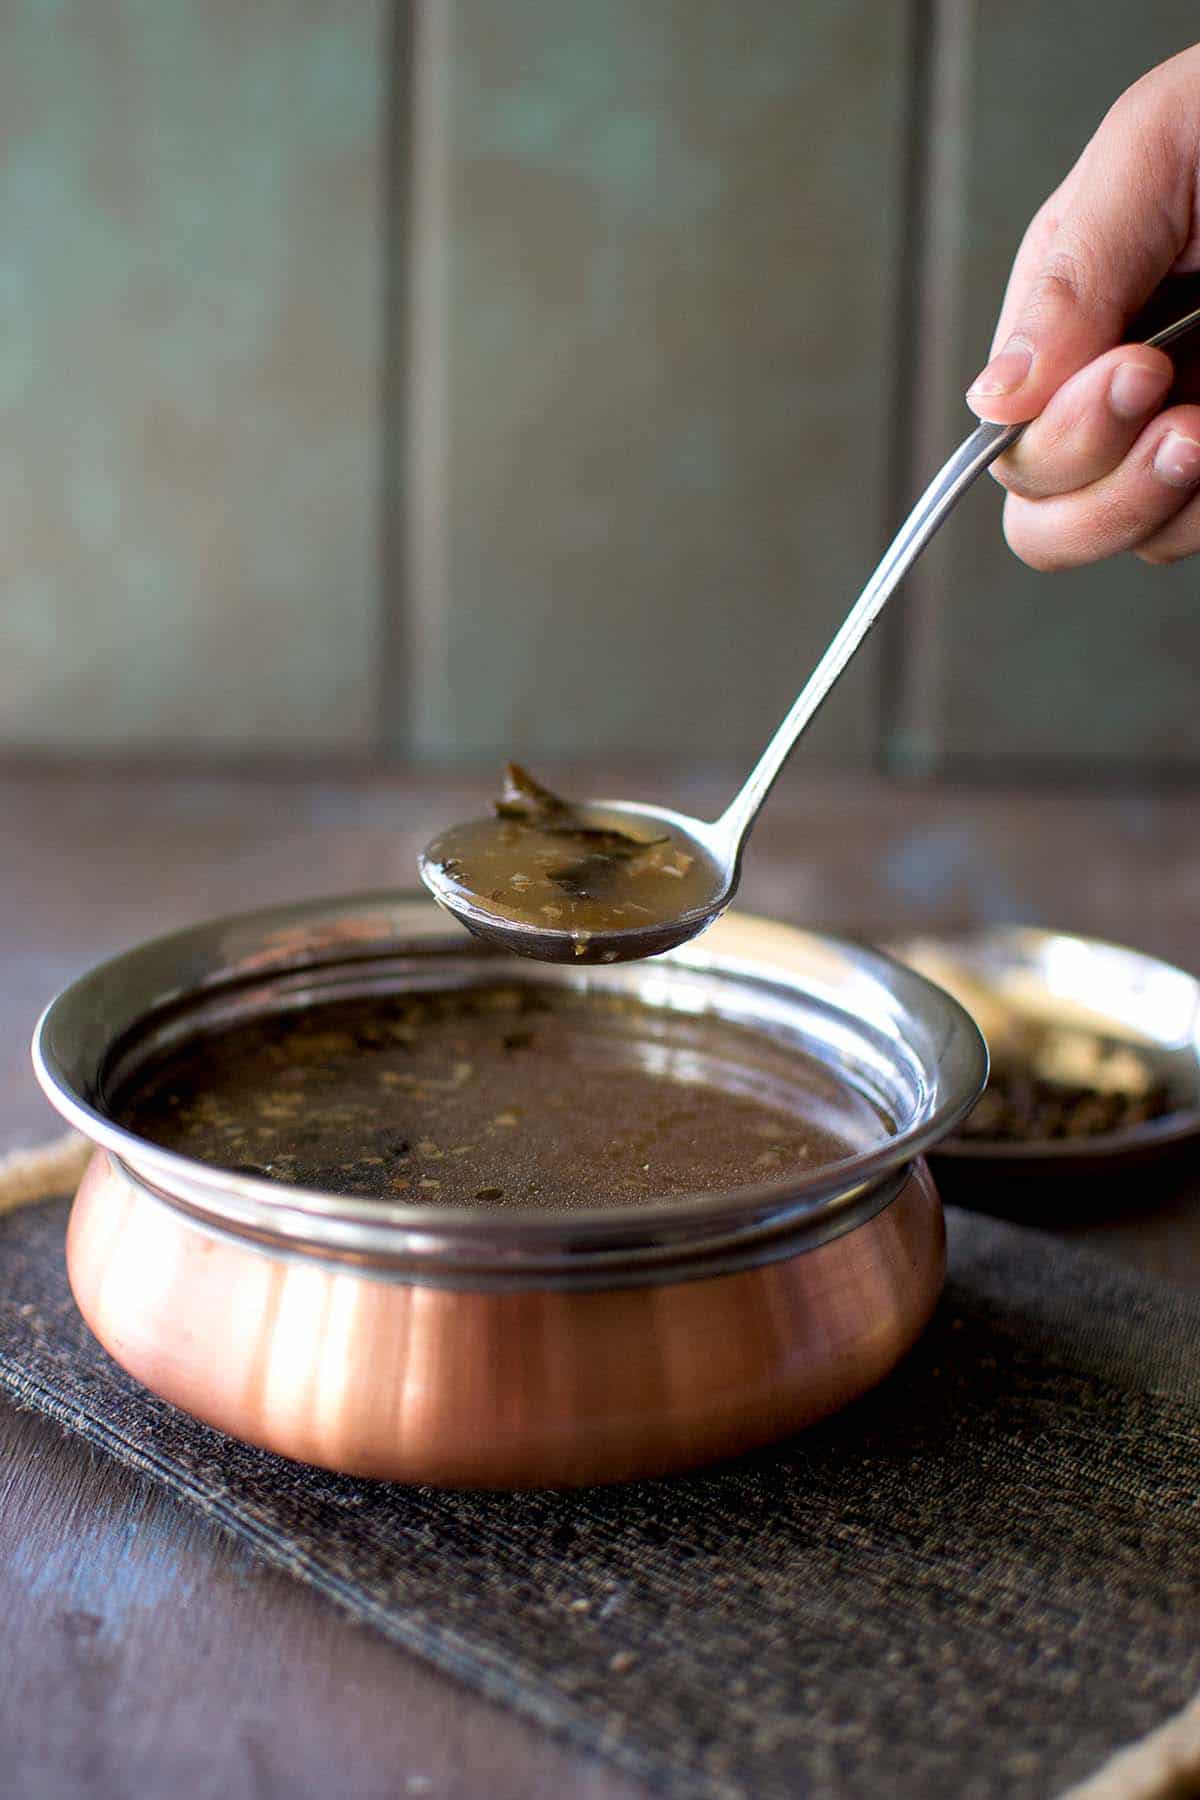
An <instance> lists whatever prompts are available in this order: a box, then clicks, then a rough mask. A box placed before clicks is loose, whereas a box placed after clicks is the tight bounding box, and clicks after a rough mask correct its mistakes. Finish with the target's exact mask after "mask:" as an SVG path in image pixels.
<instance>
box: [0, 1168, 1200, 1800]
mask: <svg viewBox="0 0 1200 1800" xmlns="http://www.w3.org/2000/svg"><path fill="white" fill-rule="evenodd" d="M78 1163H79V1152H78V1148H77V1146H75V1145H74V1144H71V1143H69V1142H68V1143H65V1144H63V1145H60V1146H56V1147H52V1148H51V1150H50V1151H49V1152H48V1153H36V1154H34V1155H33V1156H28V1155H27V1156H26V1157H25V1158H24V1159H23V1160H16V1159H10V1161H9V1162H8V1163H7V1164H0V1213H6V1216H5V1217H3V1218H0V1274H2V1281H0V1390H3V1391H4V1392H6V1393H7V1394H8V1395H9V1396H10V1397H11V1398H13V1399H15V1400H16V1401H17V1403H18V1404H21V1405H26V1406H32V1407H36V1408H38V1409H39V1410H40V1411H43V1412H46V1413H48V1414H50V1415H51V1416H52V1417H54V1418H56V1419H58V1420H59V1421H60V1422H61V1423H62V1424H63V1425H64V1426H66V1427H68V1428H69V1429H71V1430H72V1431H76V1432H78V1433H80V1434H81V1435H82V1436H84V1437H85V1438H87V1439H88V1440H89V1441H91V1442H92V1443H95V1444H99V1445H101V1446H102V1447H103V1448H104V1449H105V1450H106V1451H108V1452H109V1453H110V1454H111V1455H113V1456H115V1457H116V1458H117V1459H118V1460H119V1461H121V1462H124V1463H126V1464H128V1465H130V1466H131V1467H133V1468H136V1469H140V1470H142V1471H144V1472H146V1473H148V1474H150V1475H151V1476H152V1477H153V1478H154V1479H156V1480H158V1481H161V1482H163V1483H164V1484H165V1485H166V1486H168V1487H170V1488H172V1489H173V1490H174V1491H175V1492H176V1493H179V1494H181V1495H183V1496H184V1497H185V1498H186V1499H187V1500H189V1501H190V1502H192V1503H193V1504H194V1505H196V1506H198V1507H199V1508H200V1509H201V1510H202V1511H203V1512H205V1513H206V1514H208V1516H209V1517H211V1518H213V1519H214V1520H216V1521H217V1522H218V1523H220V1524H221V1525H222V1526H224V1527H225V1528H226V1529H228V1530H230V1531H232V1532H234V1533H235V1534H236V1535H237V1536H238V1537H240V1538H242V1539H244V1540H245V1541H247V1542H249V1543H251V1544H253V1545H254V1546H255V1547H256V1549H257V1550H258V1551H260V1552H261V1554H262V1555H263V1556H265V1557H266V1558H267V1559H268V1560H269V1561H271V1562H273V1563H276V1564H279V1565H281V1566H283V1567H285V1568H287V1569H290V1570H292V1571H293V1573H295V1574H296V1575H298V1576H300V1577H301V1578H302V1579H303V1580H306V1581H309V1582H311V1583H312V1584H313V1585H314V1586H316V1587H318V1588H320V1589H321V1590H322V1591H323V1592H324V1593H326V1594H328V1595H329V1596H330V1598H331V1599H333V1600H335V1601H337V1602H338V1603H339V1604H340V1605H341V1606H343V1607H345V1608H346V1609H347V1610H348V1611H349V1612H351V1613H352V1614H354V1615H355V1616H356V1617H357V1618H359V1619H362V1620H364V1621H366V1622H369V1623H370V1624H372V1625H374V1626H375V1627H377V1628H378V1629H379V1630H380V1631H382V1632H383V1633H385V1635H386V1636H388V1637H390V1638H392V1639H393V1640H395V1641H396V1642H397V1643H400V1644H403V1645H404V1646H405V1647H406V1648H407V1649H409V1650H413V1651H416V1652H417V1653H418V1654H420V1655H423V1656H426V1657H428V1658H429V1659H430V1660H431V1661H432V1662H434V1663H436V1664H437V1665H438V1666H439V1667H441V1668H443V1669H447V1670H449V1671H451V1672H452V1673H454V1674H456V1675H458V1676H459V1677H461V1678H462V1679H463V1680H464V1681H466V1682H467V1683H468V1684H469V1685H470V1686H472V1687H474V1688H477V1689H479V1690H481V1691H482V1692H484V1693H487V1694H489V1695H490V1696H492V1697H493V1698H495V1699H499V1700H501V1701H504V1702H506V1703H508V1704H510V1705H512V1706H514V1707H516V1708H518V1709H519V1710H520V1711H522V1712H524V1713H526V1714H528V1715H530V1716H532V1717H533V1718H535V1719H537V1720H540V1721H541V1722H542V1723H543V1724H544V1725H546V1726H548V1727H550V1728H551V1729H553V1730H555V1731H557V1732H559V1733H561V1734H563V1735H564V1736H566V1737H569V1738H571V1739H573V1740H574V1741H575V1742H577V1743H579V1744H581V1745H584V1746H586V1747H588V1748H590V1749H593V1750H597V1751H599V1752H600V1753H602V1754H604V1755H606V1756H609V1757H611V1758H612V1759H613V1761H615V1762H616V1763H618V1764H620V1765H621V1766H622V1767H623V1768H625V1769H626V1770H629V1771H631V1772H633V1773H634V1774H637V1775H639V1776H641V1777H642V1778H643V1779H644V1780H645V1781H646V1782H647V1783H648V1784H649V1785H650V1787H651V1788H652V1789H654V1790H655V1791H658V1792H661V1793H665V1794H672V1795H682V1794H689V1795H705V1796H714V1797H716V1796H720V1797H722V1800H725V1797H732V1796H742V1795H745V1796H753V1797H754V1800H760V1797H762V1800H773V1797H774V1796H779V1800H805V1797H806V1796H825V1795H829V1796H834V1795H838V1796H841V1795H846V1796H855V1797H857V1796H868V1795H869V1796H872V1797H874V1796H885V1795H886V1796H920V1797H921V1800H936V1797H938V1796H943V1795H944V1796H954V1797H955V1800H974V1797H979V1800H984V1797H986V1800H991V1797H993V1796H1005V1797H1008V1796H1030V1797H1033V1796H1037V1797H1039V1800H1041V1797H1044V1796H1051V1795H1057V1794H1061V1793H1062V1792H1063V1791H1064V1790H1066V1789H1070V1791H1071V1793H1072V1795H1073V1797H1074V1800H1085V1797H1086V1800H1134V1797H1135V1796H1136V1797H1137V1800H1143V1797H1147V1800H1148V1797H1149V1796H1156V1797H1157V1796H1167V1795H1171V1796H1175V1795H1185V1794H1189V1795H1194V1794H1197V1793H1200V1704H1197V1703H1196V1702H1193V1703H1192V1704H1191V1705H1190V1706H1187V1707H1186V1708H1185V1710H1184V1711H1182V1712H1179V1713H1178V1714H1177V1716H1175V1717H1173V1718H1172V1717H1170V1715H1171V1714H1172V1713H1175V1712H1176V1709H1178V1708H1180V1707H1182V1706H1184V1705H1185V1702H1186V1701H1187V1700H1188V1699H1189V1697H1190V1696H1191V1695H1193V1694H1194V1693H1195V1690H1196V1688H1197V1686H1198V1685H1200V1431H1198V1425H1200V1299H1197V1298H1195V1297H1192V1296H1190V1295H1186V1294H1180V1293H1177V1292H1175V1291H1173V1290H1172V1289H1170V1288H1168V1287H1166V1286H1164V1285H1161V1284H1158V1283H1155V1282H1152V1281H1150V1280H1147V1279H1145V1278H1143V1277H1140V1276H1137V1275H1133V1274H1130V1273H1128V1272H1126V1271H1124V1270H1121V1269H1118V1268H1116V1267H1114V1266H1112V1265H1110V1264H1109V1263H1108V1262H1106V1261H1103V1260H1101V1259H1100V1258H1097V1257H1094V1256H1089V1255H1081V1254H1079V1253H1078V1252H1074V1251H1071V1250H1069V1249H1067V1248H1065V1247H1064V1246H1062V1245H1061V1244H1059V1243H1057V1242H1055V1241H1053V1240H1051V1239H1049V1238H1047V1237H1045V1236H1043V1235H1040V1234H1039V1233H1037V1232H1034V1231H1029V1230H1023V1229H1019V1228H1017V1227H1015V1226H1012V1225H1005V1224H1000V1223H997V1222H995V1221H993V1220H987V1219H982V1218H976V1217H973V1216H970V1215H967V1214H954V1213H953V1212H952V1214H951V1218H950V1242H951V1274H950V1281H949V1285H948V1288H947V1292H946V1296H945V1299H944V1302H943V1304H942V1306H941V1309H940V1312H939V1314H938V1316H937V1318H936V1320H935V1322H934V1324H933V1326H932V1327H931V1329H930V1331H929V1332H928V1334H927V1336H926V1338H925V1339H924V1341H923V1343H922V1344H921V1346H920V1347H919V1348H918V1350H917V1351H916V1352H915V1353H914V1355H913V1356H911V1357H910V1358H909V1360H908V1361H907V1363H906V1364H905V1365H904V1366H903V1368H902V1369H901V1370H899V1371H898V1372H897V1373H896V1374H895V1375H894V1376H893V1377H892V1379H891V1380H890V1381H889V1382H887V1383H886V1384H885V1386H884V1387H882V1388H881V1389H879V1390H878V1391H877V1392H876V1393H875V1394H873V1395H872V1396H870V1397H869V1398H868V1399H867V1400H865V1401H863V1402H861V1403H860V1404H859V1405H858V1406H856V1407H853V1408H851V1409H850V1410H849V1411H848V1412H846V1413H845V1414H843V1415H842V1416H841V1417H840V1418H838V1419H835V1420H832V1421H830V1422H829V1423H828V1424H826V1425H823V1426H820V1427H818V1428H816V1429H815V1430H812V1431H809V1432H807V1433H806V1434H805V1435H803V1436H802V1437H799V1438H796V1439H794V1440H793V1441H791V1442H789V1443H786V1444H783V1445H781V1446H779V1447H777V1448H776V1449H773V1450H771V1451H766V1452H763V1453H761V1454H758V1455H756V1456H752V1457H748V1458H745V1459H744V1460H742V1461H740V1462H737V1463H733V1464H729V1465H726V1466H724V1467H722V1468H718V1469H714V1470H712V1471H710V1472H708V1473H705V1474H702V1475H696V1476H689V1477H686V1478H681V1479H677V1480H674V1481H664V1482H650V1483H643V1484H640V1485H638V1486H634V1487H627V1488H620V1489H601V1490H596V1491H593V1492H589V1493H583V1494H570V1495H564V1494H524V1495H471V1494H447V1493H439V1492H436V1491H434V1490H432V1489H425V1488H400V1487H389V1486H384V1485H381V1484H371V1483H368V1482H361V1481H352V1480H348V1479H344V1478H341V1477H338V1476H332V1475H327V1474H324V1473H322V1472H321V1471H318V1470H314V1469H309V1468H304V1467H301V1466H299V1465H297V1464H294V1463H288V1462H284V1461H282V1460H281V1459H279V1458H277V1457H272V1456H268V1455H266V1454H265V1453H263V1452H261V1451H257V1450H251V1449H247V1448H246V1447H244V1446H243V1445H240V1444H236V1443H233V1442H232V1441H230V1440H229V1439H227V1438H224V1437H222V1436H220V1434H219V1433H217V1432H214V1431H211V1430H209V1429H208V1428H207V1427H205V1426H203V1425H198V1424H195V1423H194V1422H193V1421H191V1420H190V1419H188V1418H186V1417H185V1416H184V1415H183V1414H181V1413H179V1412H176V1411H175V1410H174V1409H173V1408H171V1407H169V1406H166V1405H164V1404H163V1403H162V1402H161V1401H158V1400H155V1399H153V1398H151V1397H150V1396H149V1395H147V1394H146V1393H144V1392H143V1391H142V1390H141V1389H140V1388H138V1387H137V1386H136V1385H135V1384H134V1383H133V1382H132V1381H130V1380H128V1379H127V1378H126V1377H125V1376H124V1375H123V1374H122V1373H121V1372H120V1370H119V1369H117V1368H116V1367H115V1366H114V1364H113V1363H111V1362H110V1361H109V1359H108V1358H107V1356H106V1355H105V1354H104V1352H103V1351H101V1350H100V1349H99V1348H98V1346H97V1345H96V1344H95V1343H94V1342H93V1340H92V1339H91V1337H90V1336H89V1334H88V1332H87V1330H86V1328H85V1327H84V1326H83V1324H82V1322H81V1321H80V1319H79V1317H78V1315H77V1313H76V1311H75V1309H74V1306H73V1305H72V1302H71V1299H70V1295H69V1293H68V1290H67V1285H66V1278H65V1273H64V1268H63V1259H62V1240H63V1226H64V1221H65V1205H64V1203H63V1202H61V1201H58V1202H54V1203H51V1204H47V1205H40V1206H35V1205H31V1204H28V1203H29V1202H32V1201H34V1200H35V1199H38V1198H41V1197H43V1196H44V1195H45V1194H46V1193H47V1192H54V1193H61V1192H62V1191H63V1190H64V1189H65V1188H66V1187H67V1186H69V1185H70V1181H71V1179H72V1177H73V1175H74V1173H75V1171H76V1169H77V1167H78ZM18 1202H19V1203H20V1204H19V1205H18ZM1164 1720H1166V1721H1167V1722H1166V1723H1165V1724H1164V1723H1163V1722H1162V1721H1164ZM1147 1733H1149V1735H1146V1734H1147ZM1130 1739H1140V1740H1141V1741H1140V1742H1135V1743H1133V1744H1132V1746H1131V1747H1129V1748H1127V1749H1124V1750H1122V1749H1120V1748H1119V1747H1120V1746H1121V1745H1122V1744H1123V1743H1127V1742H1128V1740H1130ZM1114 1753H1115V1754H1114ZM1106 1759H1111V1760H1107V1761H1106ZM1100 1765H1103V1766H1100ZM1098 1767H1099V1773H1093V1771H1095V1770H1096V1769H1097V1768H1098ZM1072 1783H1075V1784H1081V1785H1076V1786H1074V1787H1072V1785H1071V1784H1072Z"/></svg>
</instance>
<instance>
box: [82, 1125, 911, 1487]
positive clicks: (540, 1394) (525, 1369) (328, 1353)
mask: <svg viewBox="0 0 1200 1800" xmlns="http://www.w3.org/2000/svg"><path fill="white" fill-rule="evenodd" d="M944 1257H945V1249H944V1232H943V1226H942V1215H941V1207H940V1204H939V1202H938V1198H937V1194H936V1192H935V1190H934V1187H933V1184H932V1181H931V1180H930V1178H929V1175H928V1172H927V1171H926V1170H925V1168H924V1166H923V1165H921V1164H918V1165H917V1166H916V1168H915V1170H914V1172H913V1174H912V1176H911V1177H910V1179H909V1180H908V1182H907V1184H906V1185H905V1186H904V1187H903V1189H902V1190H901V1192H900V1193H899V1194H898V1196H897V1197H896V1199H895V1200H893V1201H892V1203H891V1204H890V1205H889V1206H887V1207H885V1208H884V1210H883V1211H882V1212H880V1213H878V1214H877V1215H876V1216H875V1217H874V1218H873V1219H870V1220H868V1221H866V1222H865V1223H861V1224H858V1225H855V1226H854V1227H853V1228H852V1229H850V1230H849V1231H847V1232H845V1233H844V1234H843V1235H842V1236H840V1237H837V1238H834V1239H832V1240H830V1241H828V1242H826V1243H823V1244H820V1245H818V1246H816V1247H814V1248H809V1249H805V1250H802V1251H800V1252H798V1253H797V1254H795V1255H793V1256H790V1257H786V1258H784V1259H783V1260H780V1261H776V1262H771V1263H765V1264H762V1265H760V1266H758V1267H755V1268H748V1269H742V1270H739V1271H738V1272H736V1273H733V1274H726V1275H718V1276H714V1277H710V1278H708V1279H698V1280H675V1281H665V1282H660V1283H659V1284H657V1285H653V1284H648V1285H643V1286H630V1287H616V1288H603V1289H597V1290H591V1291H587V1290H584V1291H576V1290H565V1291H564V1290H562V1289H549V1288H546V1289H539V1288H523V1289H518V1290H517V1291H511V1292H505V1291H500V1292H496V1291H482V1290H471V1289H461V1288H460V1289H452V1288H442V1287H431V1286H417V1285H412V1284H406V1283H405V1282H402V1281H394V1280H389V1279H380V1278H377V1277H375V1276H373V1275H371V1274H370V1273H359V1272H357V1271H354V1270H351V1269H348V1268H347V1267H346V1266H345V1265H342V1266H334V1265H331V1264H326V1263H323V1262H321V1261H319V1260H317V1259H316V1258H314V1257H304V1256H283V1255H278V1254H276V1253H274V1252H272V1251H269V1250H266V1249H263V1248H261V1247H259V1246H258V1245H256V1244H253V1243H251V1242H249V1241H242V1240H238V1239H236V1238H234V1237H233V1236H225V1235H220V1236H219V1235H217V1234H215V1233H212V1232H210V1231H208V1230H207V1229H205V1228H204V1227H202V1226H201V1225H199V1224H198V1223H196V1222H194V1221H193V1220H192V1219H190V1218H188V1217H187V1216H185V1215H184V1214H183V1213H181V1212H179V1211H176V1210H175V1209H174V1208H173V1207H170V1206H167V1205H165V1204H164V1203H163V1202H162V1201H161V1200H159V1199H157V1198H156V1197H155V1196H154V1195H153V1194H151V1193H150V1192H149V1191H148V1190H147V1189H145V1188H143V1187H142V1186H141V1185H140V1184H139V1183H135V1182H132V1181H131V1180H130V1179H129V1178H128V1177H127V1176H126V1175H125V1174H124V1172H123V1171H122V1169H121V1168H120V1166H119V1165H118V1164H116V1163H114V1162H111V1161H110V1160H109V1158H108V1156H107V1155H106V1154H105V1153H103V1152H98V1153H97V1155H96V1156H95V1157H94V1159H93V1161H92V1163H91V1165H90V1167H89V1170H88V1173H87V1175H86V1176H85V1178H84V1181H83V1184H82V1186H81V1188H80V1191H79V1194H78V1196H77V1199H76V1202H75V1207H74V1211H73V1213H72V1219H71V1226H70V1232H69V1238H68V1266H69V1269H70V1275H71V1282H72V1286H73V1288H74V1291H75V1295H76V1299H77V1300H78V1303H79V1306H80V1309H81V1310H82V1312H83V1314H84V1317H85V1318H86V1319H87V1321H88V1324H89V1325H90V1326H91V1328H92V1330H93V1331H94V1332H95V1334H96V1336H97V1337H98V1338H99V1340H100V1342H101V1343H102V1344H103V1345H104V1346H105V1348H106V1349H107V1350H108V1351H109V1352H110V1354H111V1355H112V1356H113V1357H114V1358H115V1359H116V1360H117V1361H118V1362H119V1363H120V1364H121V1365H122V1366H123V1367H124V1368H125V1369H127V1370H128V1371H129V1372H130V1374H132V1375H133V1376H135V1377H136V1378H137V1379H138V1380H139V1381H141V1382H143V1383H144V1384H145V1386H146V1387H148V1388H150V1389H152V1390H153V1391H154V1392H155V1393H157V1394H160V1395H162V1396H163V1398H165V1399H167V1400H170V1401H173V1402H174V1403H175V1404H176V1405H178V1406H180V1407H182V1408H184V1409H185V1410H186V1411H188V1412H191V1413H194V1414H195V1415H196V1416H197V1417H199V1418H202V1419H205V1420H207V1421H208V1422H209V1423H210V1424H212V1425H215V1426H217V1427H219V1428H220V1429H221V1430H223V1431H227V1432H229V1433H231V1434H232V1435H233V1436H234V1437H237V1438H241V1439H243V1440H245V1441H246V1442H249V1443H253V1444H258V1445H261V1446H263V1447H264V1448H266V1449H269V1450H275V1451H278V1452H279V1453H281V1454H282V1455H284V1456H289V1457H294V1458H297V1459H298V1460H300V1461H303V1462H311V1463H316V1464H319V1465H321V1466H323V1467H327V1468H335V1469H340V1470H344V1471H346V1472H348V1473H350V1474H356V1475H365V1476H374V1477H381V1478H384V1479H389V1480H396V1481H415V1482H432V1483H437V1484H440V1485H450V1486H479V1487H528V1486H547V1485H550V1486H570V1485H576V1484H581V1483H587V1482H595V1481H614V1480H628V1479H632V1478H635V1477H640V1476H646V1475H656V1474H661V1473H664V1472H666V1471H668V1470H672V1469H679V1468H684V1467H689V1466H694V1465H696V1464H700V1463H704V1462H708V1461H712V1460H714V1459H717V1458H720V1457H724V1456H729V1455H734V1454H737V1453H739V1452H741V1451H745V1450H749V1449H751V1448H753V1447H754V1446H756V1445H759V1444H762V1443H765V1442H768V1441H770V1440H771V1439H774V1438H777V1437H780V1436H783V1435H785V1434H787V1433H789V1432H792V1431H795V1430H797V1429H799V1428H800V1427H802V1426H804V1425H807V1424H810V1423H812V1422H813V1421H814V1420H816V1419H819V1418H822V1417H824V1416H825V1415H827V1414H828V1413H831V1412H833V1411H835V1410H836V1409H837V1408H839V1407H841V1406H844V1405H845V1404H846V1403H847V1402H848V1401H850V1400H852V1399H854V1398H855V1397H856V1396H858V1395H859V1394H862V1393H863V1392H865V1391H866V1390H867V1389H868V1388H870V1387H872V1386H874V1384H875V1383H876V1382H878V1381H880V1380H881V1379H882V1378H883V1376H885V1375H886V1374H887V1373H888V1371H889V1370H890V1369H892V1368H893V1367H894V1366H895V1364H896V1363H897V1361H898V1360H899V1359H900V1358H901V1357H902V1356H903V1355H904V1353H905V1352H906V1351H907V1350H908V1349H909V1347H910V1346H911V1345H912V1344H913V1343H914V1342H915V1340H916V1338H917V1337H918V1336H919V1334H920V1332H921V1330H922V1329H923V1327H924V1325H925V1323H926V1322H927V1320H928V1318H929V1315H930V1313H931V1312H932V1309H933V1306H934V1304H935V1302H936V1299H937V1295H938V1293H939V1291H940V1288H941V1283H942V1277H943V1271H944Z"/></svg>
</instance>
